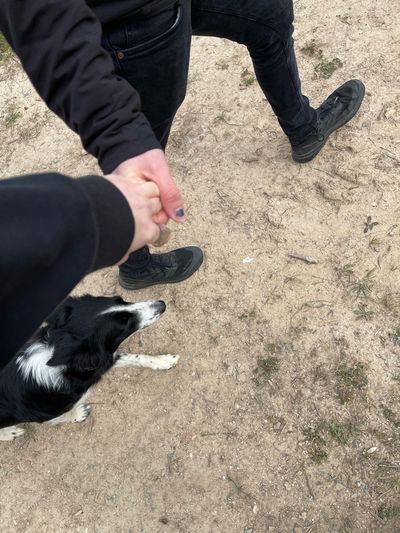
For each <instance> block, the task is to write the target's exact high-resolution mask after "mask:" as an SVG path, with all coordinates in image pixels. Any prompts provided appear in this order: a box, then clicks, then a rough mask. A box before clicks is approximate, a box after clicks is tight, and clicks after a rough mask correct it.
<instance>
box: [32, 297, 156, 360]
mask: <svg viewBox="0 0 400 533" xmlns="http://www.w3.org/2000/svg"><path fill="white" fill-rule="evenodd" d="M164 311H165V303H164V302H163V301H147V302H140V303H128V302H125V301H124V300H123V299H122V298H120V297H112V298H106V297H94V296H89V295H86V296H81V297H79V298H72V297H70V298H67V300H65V301H64V302H63V303H62V304H61V305H60V306H59V307H58V308H57V309H56V310H55V311H54V313H53V314H52V315H51V316H50V317H49V318H48V319H47V321H46V324H45V325H44V326H43V327H42V328H41V331H40V332H39V335H41V336H42V339H41V340H43V341H45V342H46V343H48V344H49V345H51V346H55V347H56V350H55V353H54V356H53V358H52V360H51V361H49V363H48V364H50V365H56V364H60V362H61V361H60V360H61V359H62V357H63V356H62V355H61V354H62V353H65V352H67V351H68V353H72V352H86V353H92V354H93V353H95V352H98V353H104V352H109V353H110V352H111V353H113V352H115V350H116V349H117V348H118V346H119V345H120V344H121V342H123V341H124V340H125V339H126V338H128V337H129V336H130V335H132V334H134V333H136V332H137V331H139V330H141V329H143V328H146V327H147V326H150V325H151V324H153V322H156V321H157V320H158V319H159V318H160V316H161V315H162V313H164ZM57 354H59V357H57Z"/></svg>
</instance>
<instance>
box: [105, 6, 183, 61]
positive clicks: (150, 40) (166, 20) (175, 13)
mask: <svg viewBox="0 0 400 533" xmlns="http://www.w3.org/2000/svg"><path fill="white" fill-rule="evenodd" d="M182 18H183V17H182V7H181V6H180V5H177V6H176V7H175V8H173V9H168V10H166V11H163V12H161V13H159V14H158V15H153V16H152V17H148V18H142V19H139V18H138V19H137V20H132V21H129V22H127V23H125V24H124V25H121V27H119V28H117V29H115V30H113V31H111V32H109V33H108V34H106V35H105V36H104V38H105V40H106V48H108V49H109V50H110V51H112V52H114V53H115V54H117V57H118V58H119V59H123V58H125V57H129V56H132V55H136V54H140V53H141V52H147V51H148V50H151V49H153V48H157V46H158V45H160V44H162V45H164V43H166V42H167V41H168V39H169V38H170V37H172V36H174V35H175V34H176V32H177V31H178V29H179V27H180V24H181V22H182Z"/></svg>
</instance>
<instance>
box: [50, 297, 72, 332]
mask: <svg viewBox="0 0 400 533" xmlns="http://www.w3.org/2000/svg"><path fill="white" fill-rule="evenodd" d="M71 314H72V305H71V304H69V303H68V300H66V301H65V302H64V303H62V304H61V305H60V306H59V307H57V309H56V310H55V311H54V313H53V314H51V315H50V316H49V318H48V319H47V323H48V325H49V326H52V327H53V328H62V327H63V326H65V324H66V323H67V322H68V320H69V319H70V316H71Z"/></svg>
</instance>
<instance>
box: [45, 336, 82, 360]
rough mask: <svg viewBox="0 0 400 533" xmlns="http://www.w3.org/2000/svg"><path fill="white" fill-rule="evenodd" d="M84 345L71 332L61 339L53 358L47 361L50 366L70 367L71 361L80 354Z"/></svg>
mask: <svg viewBox="0 0 400 533" xmlns="http://www.w3.org/2000/svg"><path fill="white" fill-rule="evenodd" d="M81 346H82V343H81V342H80V341H78V339H77V338H76V337H75V336H74V335H72V334H71V333H69V332H65V333H64V334H63V337H62V339H59V341H58V342H57V346H56V347H55V351H54V354H53V356H52V357H51V358H50V359H49V360H48V361H47V365H48V366H59V365H69V364H70V361H71V359H72V358H73V357H74V356H76V355H77V354H79V353H80V349H81Z"/></svg>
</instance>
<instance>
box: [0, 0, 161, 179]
mask: <svg viewBox="0 0 400 533" xmlns="http://www.w3.org/2000/svg"><path fill="white" fill-rule="evenodd" d="M0 31H2V32H3V33H4V35H5V37H6V39H7V40H8V41H9V43H10V45H11V46H12V48H13V49H14V51H15V52H16V54H17V55H18V56H19V58H20V59H21V62H22V65H23V67H24V69H25V71H26V72H27V74H28V76H29V78H30V80H31V81H32V83H33V85H34V86H35V88H36V90H37V91H38V93H39V94H40V96H41V97H42V98H43V100H44V101H45V102H46V104H47V105H48V106H49V108H50V109H51V110H52V111H54V112H55V113H56V114H57V115H58V116H60V117H61V118H62V119H63V120H64V121H65V122H66V124H67V125H68V126H69V127H70V128H71V129H73V130H74V131H75V132H77V133H78V134H79V136H80V138H81V140H82V144H83V146H84V147H85V149H86V150H87V151H88V152H89V153H91V154H92V155H94V156H95V157H96V158H97V160H98V162H99V165H100V167H101V168H102V170H103V172H104V173H110V172H112V171H113V170H114V169H115V168H116V167H117V166H118V165H119V164H120V163H121V162H123V161H125V160H126V159H129V158H131V157H134V156H136V155H139V154H142V153H144V152H146V151H147V150H150V149H153V148H160V145H159V143H158V141H157V140H156V138H155V136H154V134H153V131H152V129H151V127H150V125H149V123H148V121H147V119H146V118H145V116H144V115H143V113H141V111H140V98H139V95H138V93H137V92H136V91H135V90H134V89H133V88H132V87H131V86H130V85H129V84H128V82H127V81H125V80H123V79H122V78H120V77H118V76H116V74H115V73H114V68H113V63H112V60H111V58H110V57H109V55H108V54H107V52H106V51H105V50H104V49H103V48H102V47H101V26H100V22H99V21H98V20H97V18H96V17H95V15H94V13H93V12H92V11H91V10H90V8H89V7H88V6H87V5H86V4H85V2H84V0H0Z"/></svg>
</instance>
